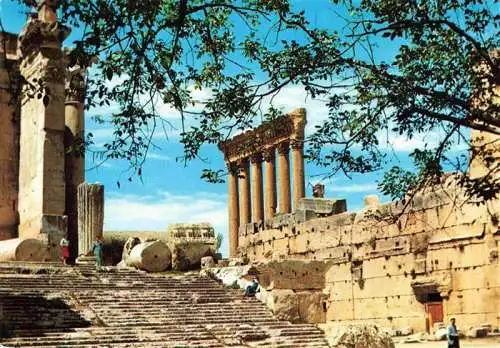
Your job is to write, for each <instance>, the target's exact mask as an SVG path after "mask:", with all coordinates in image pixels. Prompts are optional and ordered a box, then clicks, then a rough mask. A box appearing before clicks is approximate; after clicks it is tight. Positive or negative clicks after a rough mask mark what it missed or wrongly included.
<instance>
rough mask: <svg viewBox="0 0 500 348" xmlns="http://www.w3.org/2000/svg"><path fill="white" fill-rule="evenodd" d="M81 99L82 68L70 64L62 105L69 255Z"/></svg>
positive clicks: (74, 233)
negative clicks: (64, 101)
mask: <svg viewBox="0 0 500 348" xmlns="http://www.w3.org/2000/svg"><path fill="white" fill-rule="evenodd" d="M84 99H85V70H84V69H81V68H79V67H75V68H71V69H69V70H68V72H67V77H66V107H65V113H64V116H65V132H64V147H65V149H66V151H65V154H66V155H65V170H64V173H65V181H66V215H67V216H68V238H69V241H70V248H71V255H77V254H78V203H77V192H78V185H80V184H81V183H83V182H84V181H85V157H84V146H83V145H84V129H85V119H84Z"/></svg>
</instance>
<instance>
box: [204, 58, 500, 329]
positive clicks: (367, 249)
mask: <svg viewBox="0 0 500 348" xmlns="http://www.w3.org/2000/svg"><path fill="white" fill-rule="evenodd" d="M478 74H482V75H481V76H483V79H482V80H485V81H492V80H494V79H492V78H491V74H492V73H491V71H489V70H487V69H486V70H484V69H483V70H481V69H480V68H479V69H478ZM488 74H489V75H488ZM495 90H496V91H497V94H496V95H487V96H483V95H481V90H480V89H478V91H477V96H478V97H477V99H478V100H476V102H475V103H472V105H473V106H474V105H475V107H484V103H496V104H500V87H499V86H496V89H495ZM304 124H305V111H303V110H300V111H294V112H292V113H291V114H289V115H285V116H282V117H281V118H280V119H278V120H276V121H275V123H273V124H264V125H263V126H261V127H259V128H257V129H255V130H252V131H248V132H246V133H244V134H242V135H238V136H236V137H235V138H233V139H231V140H228V141H226V142H224V143H222V144H221V146H220V149H221V150H222V151H223V152H224V156H225V158H226V161H227V163H228V168H229V176H228V183H229V206H228V212H229V234H230V243H231V255H233V256H236V255H238V256H239V257H240V258H241V259H247V260H249V261H250V262H251V263H252V264H253V265H254V269H253V271H252V272H253V274H258V275H260V276H261V278H262V284H261V285H262V289H263V295H262V298H261V300H262V301H263V302H265V303H267V304H268V307H269V308H271V309H272V310H273V311H274V313H275V314H276V315H278V317H281V318H286V319H287V320H291V321H299V322H300V321H306V322H315V323H331V324H342V325H347V324H359V323H366V324H376V325H378V326H379V327H384V328H389V329H390V330H392V331H393V332H394V333H398V332H413V331H427V332H432V333H433V332H434V331H436V328H439V327H442V326H443V325H444V324H443V323H446V322H448V320H449V318H450V317H452V316H453V317H455V318H457V321H458V322H459V323H460V326H461V327H462V328H469V327H472V328H474V327H476V328H477V327H483V326H485V325H486V326H488V327H490V326H492V327H495V328H497V330H498V327H499V326H500V322H499V318H500V293H499V291H498V289H499V286H500V277H499V275H500V269H499V257H498V255H499V244H500V229H499V222H498V221H499V216H500V200H499V199H494V200H493V201H491V202H489V203H484V202H482V201H480V200H478V199H470V198H468V197H467V196H466V195H465V194H464V190H463V189H462V187H460V185H459V184H458V180H459V178H460V177H459V176H457V174H454V173H450V174H449V175H447V176H445V177H444V178H443V182H442V183H440V184H437V185H435V186H433V187H430V188H427V189H426V190H425V191H423V192H419V193H417V194H415V195H413V196H410V195H409V196H408V200H409V203H408V204H406V202H389V203H383V204H381V203H380V201H379V199H378V197H377V196H367V197H366V198H365V207H364V208H363V209H361V210H360V211H358V212H349V211H348V210H347V202H346V200H343V199H325V198H322V197H323V194H324V190H323V189H322V188H321V187H315V190H314V198H302V197H303V196H304V189H303V175H304V174H303V163H302V154H301V150H300V146H296V147H295V148H293V149H294V159H296V160H294V163H293V166H292V168H293V172H294V178H295V183H294V185H293V188H294V193H295V194H294V197H295V199H294V207H295V209H294V211H293V212H291V206H290V202H289V198H288V197H289V195H290V189H289V172H290V167H289V166H290V164H289V162H288V157H287V153H288V152H287V151H288V150H287V149H288V147H287V146H288V138H292V139H294V140H295V141H296V142H295V144H299V145H300V144H301V142H300V135H302V134H303V133H302V131H303V128H302V127H303V125H304ZM270 129H271V130H272V131H268V130H270ZM471 138H472V139H473V141H474V145H475V146H476V147H477V148H478V149H479V148H481V149H486V150H488V151H489V152H488V153H490V154H492V156H493V158H496V160H494V161H493V162H492V161H491V160H490V161H486V160H484V158H481V157H479V156H472V157H471V162H470V168H469V172H468V173H467V174H466V175H469V176H470V177H471V178H481V177H482V176H484V175H486V173H488V171H491V170H493V169H495V166H498V160H499V156H500V138H499V137H498V136H494V135H492V134H486V133H484V132H480V131H477V130H473V131H472V134H471ZM253 139H256V140H255V141H254V140H253ZM253 141H254V143H253V145H252V146H251V145H250V143H252V142H253ZM292 144H293V143H292ZM275 147H278V151H279V154H280V161H279V166H278V169H279V173H280V174H279V176H278V181H279V182H280V183H281V184H280V189H279V191H278V194H279V196H280V210H279V213H278V214H276V212H275V210H274V208H275V202H276V198H275V196H276V189H275V187H276V184H275V178H274V173H275V166H274V161H273V159H272V158H273V154H274V149H275ZM263 152H266V153H268V154H269V153H270V156H267V157H264V158H267V160H266V176H265V186H266V193H267V194H266V196H265V200H264V203H262V199H263V198H262V196H261V192H262V190H261V186H262V175H261V169H260V161H258V160H255V159H254V160H253V161H252V173H251V174H249V173H248V169H247V167H246V166H247V163H248V158H255V156H256V155H257V158H260V157H259V156H261V154H262V153H263ZM496 173H498V170H497V171H496ZM238 175H239V185H238V182H237V181H238V180H237V177H238ZM496 175H498V174H496ZM250 181H251V182H252V194H253V195H252V197H253V200H252V207H254V209H252V211H251V210H250V208H249V207H250V203H249V202H250V200H249V192H250V186H249V182H250ZM238 202H239V204H238ZM262 204H264V206H265V207H266V214H265V216H263V214H262V212H261V208H260V207H262ZM238 209H239V210H238ZM238 212H239V214H238ZM301 261H302V263H301ZM311 262H315V263H312V264H311ZM247 271H248V270H247ZM220 272H223V271H220V270H215V271H214V272H213V275H214V276H216V277H219V278H220V277H222V276H221V275H220V274H219V273H220ZM223 273H224V272H223ZM236 273H238V272H236ZM224 274H227V273H224ZM269 274H272V276H271V277H269ZM237 278H238V277H236V278H235V279H237ZM305 308H307V310H306V309H305ZM309 313H316V314H317V315H312V316H309Z"/></svg>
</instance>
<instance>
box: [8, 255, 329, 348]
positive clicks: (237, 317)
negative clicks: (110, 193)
mask: <svg viewBox="0 0 500 348" xmlns="http://www.w3.org/2000/svg"><path fill="white" fill-rule="evenodd" d="M2 323H3V326H2ZM0 343H1V344H3V345H5V346H7V347H96V346H97V347H185V346H189V347H196V346H200V347H229V346H230V347H294V348H295V347H328V344H327V342H326V340H325V338H324V335H323V332H322V331H321V330H319V329H318V328H317V327H315V326H314V325H309V324H298V325H297V324H291V323H289V322H284V321H279V320H277V319H276V318H274V317H273V315H272V314H271V313H270V312H269V311H268V310H267V309H266V308H265V307H264V305H263V304H262V303H261V302H259V301H258V300H256V299H253V298H244V297H243V296H242V293H241V291H239V290H234V289H227V288H225V287H223V286H222V285H220V284H219V283H217V282H215V281H214V280H212V279H210V278H205V277H201V276H199V275H197V274H162V275H151V274H146V273H142V272H139V271H133V270H120V269H117V268H109V270H108V271H102V272H96V271H95V270H94V269H93V267H85V266H83V267H73V268H72V267H62V266H59V265H48V264H45V265H40V264H38V265H36V264H22V265H19V264H17V265H16V264H0Z"/></svg>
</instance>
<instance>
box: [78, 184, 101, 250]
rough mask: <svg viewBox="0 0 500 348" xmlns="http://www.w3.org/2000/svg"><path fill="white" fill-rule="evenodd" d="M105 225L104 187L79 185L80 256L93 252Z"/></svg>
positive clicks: (99, 185)
mask: <svg viewBox="0 0 500 348" xmlns="http://www.w3.org/2000/svg"><path fill="white" fill-rule="evenodd" d="M103 224H104V185H101V184H87V183H83V184H80V185H78V256H80V255H86V254H87V253H88V252H89V250H91V248H92V245H93V243H94V241H95V239H96V237H97V236H101V237H102V230H103Z"/></svg>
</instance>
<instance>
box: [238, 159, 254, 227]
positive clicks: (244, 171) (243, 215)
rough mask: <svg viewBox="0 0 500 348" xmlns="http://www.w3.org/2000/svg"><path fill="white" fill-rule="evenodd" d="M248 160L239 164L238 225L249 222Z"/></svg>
mask: <svg viewBox="0 0 500 348" xmlns="http://www.w3.org/2000/svg"><path fill="white" fill-rule="evenodd" d="M248 169H249V168H248V159H244V160H241V161H240V163H239V190H240V225H244V224H248V223H250V221H251V211H250V207H251V203H250V175H249V174H250V173H249V170H248Z"/></svg>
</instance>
